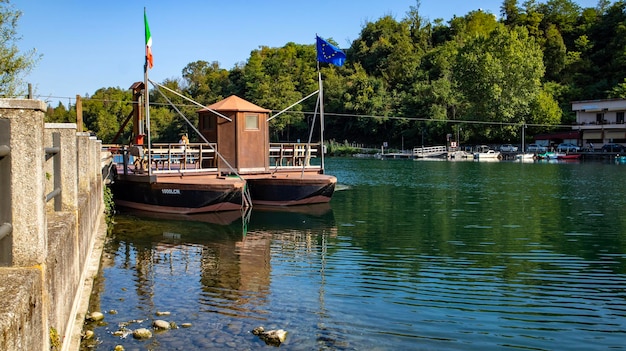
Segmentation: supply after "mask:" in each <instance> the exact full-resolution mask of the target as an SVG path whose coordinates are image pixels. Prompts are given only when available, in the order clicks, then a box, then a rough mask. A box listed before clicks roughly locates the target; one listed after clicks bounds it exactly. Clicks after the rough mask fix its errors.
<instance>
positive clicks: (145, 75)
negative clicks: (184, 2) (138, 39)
mask: <svg viewBox="0 0 626 351" xmlns="http://www.w3.org/2000/svg"><path fill="white" fill-rule="evenodd" d="M143 15H144V20H145V18H146V8H145V7H144V8H143ZM146 25H147V22H146ZM146 34H147V33H146ZM147 40H148V38H147V37H146V41H147ZM143 89H144V95H145V96H144V103H145V105H144V111H145V113H146V118H145V121H146V134H147V138H148V175H149V176H151V175H152V159H151V156H152V155H150V154H151V152H150V151H151V146H150V145H151V144H152V141H151V138H150V94H149V92H148V51H147V48H146V59H145V63H144V65H143Z"/></svg>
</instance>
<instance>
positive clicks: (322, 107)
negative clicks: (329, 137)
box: [317, 61, 324, 173]
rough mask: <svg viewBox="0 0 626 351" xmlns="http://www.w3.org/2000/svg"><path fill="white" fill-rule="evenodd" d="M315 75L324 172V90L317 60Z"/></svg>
mask: <svg viewBox="0 0 626 351" xmlns="http://www.w3.org/2000/svg"><path fill="white" fill-rule="evenodd" d="M317 75H318V80H319V91H320V93H319V103H320V154H321V161H322V165H321V167H322V173H324V90H323V84H322V72H321V71H320V63H319V61H317Z"/></svg>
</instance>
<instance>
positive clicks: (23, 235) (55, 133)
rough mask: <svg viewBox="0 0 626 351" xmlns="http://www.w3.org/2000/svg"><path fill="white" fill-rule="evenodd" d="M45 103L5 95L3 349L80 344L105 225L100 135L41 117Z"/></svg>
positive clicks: (0, 209) (0, 129) (0, 104)
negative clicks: (91, 264)
mask: <svg viewBox="0 0 626 351" xmlns="http://www.w3.org/2000/svg"><path fill="white" fill-rule="evenodd" d="M46 107H47V106H46V105H45V104H44V103H43V102H42V101H36V100H21V99H0V233H1V232H3V231H4V232H7V231H6V229H7V228H10V229H11V230H10V231H9V232H8V235H6V236H5V237H4V238H0V266H1V267H0V350H51V349H52V350H61V349H70V348H71V347H74V348H75V349H77V345H78V342H79V341H80V338H79V337H77V335H78V333H80V327H81V325H82V322H83V318H84V312H85V311H82V310H81V307H80V306H81V304H82V302H81V301H82V300H84V299H85V298H88V297H89V296H88V295H89V294H88V293H85V292H84V289H83V288H84V287H85V285H86V284H85V281H91V280H90V279H91V278H92V277H91V276H89V274H90V273H89V272H88V270H87V269H88V260H89V258H90V257H92V258H93V251H94V249H93V248H94V245H96V242H97V241H98V240H102V239H103V237H104V235H105V233H106V225H105V224H104V220H103V219H104V215H103V212H104V204H103V197H102V194H103V191H102V190H103V188H102V187H103V183H102V176H101V174H102V171H101V168H102V166H101V159H100V150H101V146H102V143H101V142H100V141H99V140H96V139H95V138H93V137H90V136H89V134H86V133H82V132H77V130H76V125H75V124H44V111H45V109H46ZM4 146H6V147H8V149H9V150H10V151H9V154H8V155H5V156H2V155H1V154H2V150H6V147H4ZM51 155H55V156H51ZM55 163H56V164H55ZM54 194H57V195H56V196H54V197H53V196H52V195H54ZM46 197H52V199H50V200H49V201H47V200H46ZM55 201H58V202H57V203H55ZM99 249H100V250H101V247H99ZM100 252H101V251H100ZM97 257H98V258H99V254H98V255H97ZM85 295H86V296H85ZM77 329H78V330H77ZM55 334H58V336H59V337H58V338H55V337H54V335H55ZM51 336H52V337H51ZM70 344H72V345H74V346H70Z"/></svg>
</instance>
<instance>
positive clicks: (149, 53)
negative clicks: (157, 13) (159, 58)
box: [143, 10, 154, 68]
mask: <svg viewBox="0 0 626 351" xmlns="http://www.w3.org/2000/svg"><path fill="white" fill-rule="evenodd" d="M143 21H144V23H145V25H146V62H147V63H148V68H152V66H154V62H153V61H152V36H151V35H150V26H148V16H147V15H146V11H145V10H144V12H143Z"/></svg>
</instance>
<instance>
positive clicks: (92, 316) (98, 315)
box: [89, 312, 104, 322]
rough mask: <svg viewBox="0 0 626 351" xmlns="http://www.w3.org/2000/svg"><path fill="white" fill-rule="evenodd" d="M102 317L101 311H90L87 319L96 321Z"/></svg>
mask: <svg viewBox="0 0 626 351" xmlns="http://www.w3.org/2000/svg"><path fill="white" fill-rule="evenodd" d="M103 319H104V314H103V313H102V312H91V314H90V315H89V320H90V321H94V322H98V321H101V320H103Z"/></svg>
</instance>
